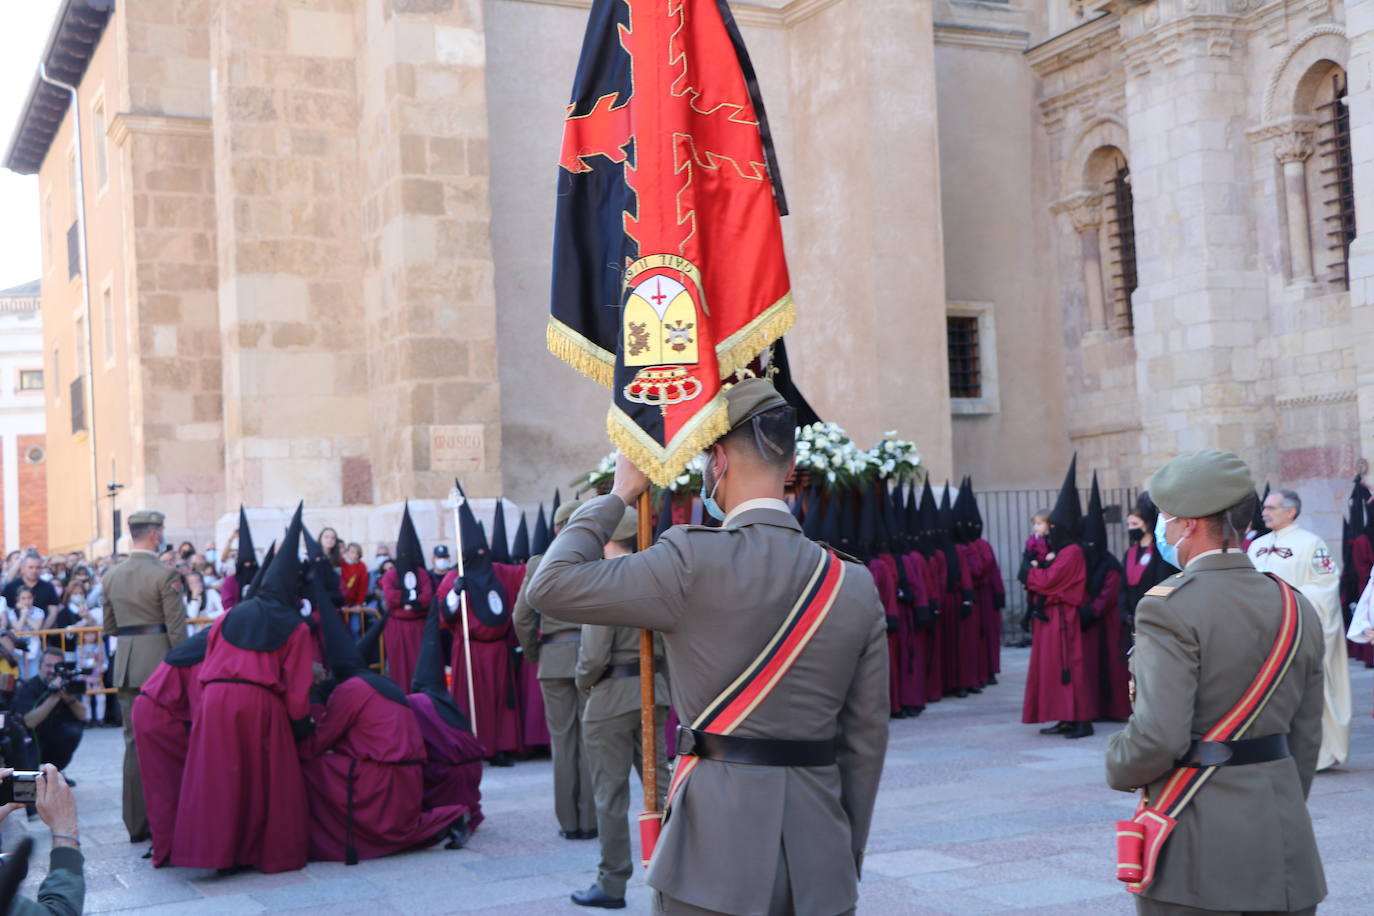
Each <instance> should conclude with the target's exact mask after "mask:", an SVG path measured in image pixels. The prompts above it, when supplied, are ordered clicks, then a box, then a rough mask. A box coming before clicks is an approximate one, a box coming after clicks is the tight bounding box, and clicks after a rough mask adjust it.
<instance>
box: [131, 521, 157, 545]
mask: <svg viewBox="0 0 1374 916" xmlns="http://www.w3.org/2000/svg"><path fill="white" fill-rule="evenodd" d="M156 527H158V526H157V525H153V524H150V523H149V522H129V537H131V538H133V539H134V540H135V541H141V540H143V539H144V538H145V537H147V536H148V532H150V531H152V530H153V529H154V528H156Z"/></svg>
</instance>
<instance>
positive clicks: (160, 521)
mask: <svg viewBox="0 0 1374 916" xmlns="http://www.w3.org/2000/svg"><path fill="white" fill-rule="evenodd" d="M166 523H167V516H165V515H163V514H162V513H161V512H159V511H157V510H156V509H139V510H138V511H137V512H135V513H134V514H133V515H130V516H129V524H130V525H164V524H166Z"/></svg>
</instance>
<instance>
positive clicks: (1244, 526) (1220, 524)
mask: <svg viewBox="0 0 1374 916" xmlns="http://www.w3.org/2000/svg"><path fill="white" fill-rule="evenodd" d="M1254 517H1255V494H1253V493H1251V494H1249V495H1247V496H1246V497H1245V498H1244V499H1242V500H1241V501H1240V502H1238V503H1236V504H1235V505H1234V506H1232V507H1231V508H1229V509H1222V510H1221V511H1220V512H1218V513H1216V514H1215V515H1209V516H1206V517H1205V518H1201V519H1199V520H1198V521H1200V522H1202V523H1203V524H1204V525H1206V526H1207V527H1208V528H1210V529H1211V530H1213V531H1215V532H1216V533H1218V534H1220V535H1221V538H1222V542H1223V543H1226V542H1228V541H1229V542H1230V543H1229V544H1227V546H1229V547H1239V546H1240V541H1241V539H1242V538H1244V537H1245V532H1246V531H1247V530H1248V529H1249V527H1250V522H1251V520H1252V519H1253V518H1254Z"/></svg>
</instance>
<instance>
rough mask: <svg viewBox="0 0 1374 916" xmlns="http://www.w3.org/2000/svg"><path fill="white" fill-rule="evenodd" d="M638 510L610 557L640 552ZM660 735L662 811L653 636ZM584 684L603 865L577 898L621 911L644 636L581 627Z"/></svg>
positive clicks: (637, 763)
mask: <svg viewBox="0 0 1374 916" xmlns="http://www.w3.org/2000/svg"><path fill="white" fill-rule="evenodd" d="M638 532H639V513H638V512H636V511H635V510H634V508H633V507H630V506H627V507H626V508H625V515H624V516H623V517H622V518H621V520H620V524H619V525H617V526H616V529H615V531H614V532H612V533H611V540H610V541H608V542H607V543H606V547H605V550H604V555H605V557H606V559H611V558H612V557H621V556H625V555H627V554H631V553H634V549H635V538H636V535H637V534H638ZM654 647H655V652H654V655H655V663H654V702H655V709H654V726H655V727H654V738H655V740H656V741H657V743H658V756H657V758H656V759H657V761H658V784H657V785H658V801H659V806H660V808H659V810H662V804H663V797H664V795H665V794H666V793H667V791H668V755H667V751H666V749H665V747H664V745H663V728H664V725H665V724H666V723H667V720H668V681H667V679H666V678H664V676H663V673H662V672H663V663H662V656H663V649H662V641H661V639H660V638H659V637H657V636H655V637H654ZM577 687H578V689H579V690H582V691H585V692H586V693H587V705H586V709H584V710H583V711H582V739H583V741H584V742H585V744H586V751H587V758H588V759H589V760H590V762H591V770H592V789H593V791H594V792H595V793H596V823H597V828H598V829H599V830H600V831H601V862H600V864H599V865H598V866H597V874H596V883H595V884H593V885H592V886H591V887H589V888H587V889H586V890H585V891H577V892H575V893H574V894H573V895H572V901H573V903H577V904H580V905H582V906H594V907H602V908H603V909H617V910H618V909H620V908H622V907H623V906H625V884H626V882H627V881H629V879H630V875H631V873H633V871H634V864H633V862H632V861H631V858H630V821H629V811H630V770H631V769H632V768H633V770H634V771H635V772H636V773H638V774H639V775H640V779H641V780H642V779H643V777H644V754H643V752H644V744H643V733H642V730H641V728H640V715H639V699H640V690H639V631H638V630H635V629H632V628H630V627H599V626H592V625H587V626H584V627H583V628H582V647H581V648H580V649H579V650H578V653H577Z"/></svg>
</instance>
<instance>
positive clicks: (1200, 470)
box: [1148, 448, 1255, 518]
mask: <svg viewBox="0 0 1374 916" xmlns="http://www.w3.org/2000/svg"><path fill="white" fill-rule="evenodd" d="M1148 489H1149V491H1150V498H1151V499H1153V500H1154V503H1155V505H1156V506H1158V507H1159V508H1160V509H1161V510H1163V511H1164V512H1166V513H1168V514H1169V515H1171V516H1173V517H1175V518H1206V517H1208V516H1209V515H1216V514H1217V513H1218V512H1221V511H1223V510H1226V509H1229V508H1231V507H1232V506H1234V505H1236V504H1237V503H1239V502H1240V501H1241V500H1243V499H1245V497H1247V496H1254V495H1255V481H1254V478H1252V477H1251V476H1250V468H1249V467H1248V466H1247V465H1246V464H1245V462H1244V461H1241V460H1240V458H1239V457H1238V456H1236V455H1235V454H1233V453H1231V452H1219V451H1217V450H1216V449H1210V448H1208V449H1203V450H1202V451H1200V452H1193V453H1192V454H1191V455H1180V456H1179V457H1178V458H1175V459H1174V460H1173V461H1170V462H1169V463H1168V464H1166V465H1164V467H1162V468H1160V469H1159V470H1158V471H1155V474H1154V476H1153V477H1151V478H1150V482H1149V485H1148Z"/></svg>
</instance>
